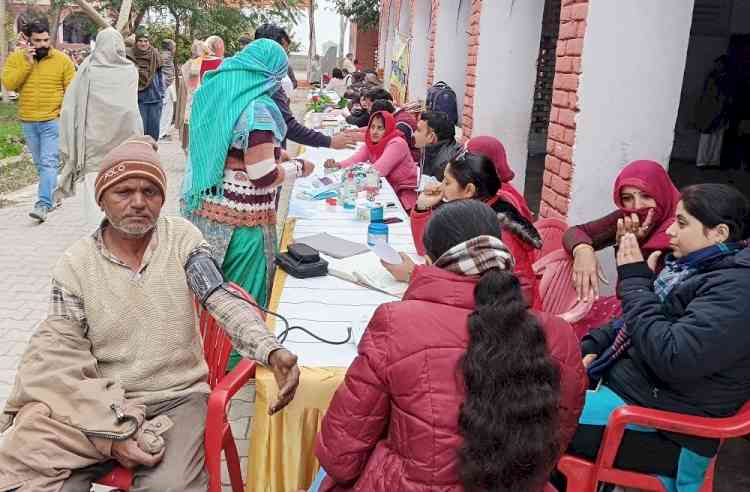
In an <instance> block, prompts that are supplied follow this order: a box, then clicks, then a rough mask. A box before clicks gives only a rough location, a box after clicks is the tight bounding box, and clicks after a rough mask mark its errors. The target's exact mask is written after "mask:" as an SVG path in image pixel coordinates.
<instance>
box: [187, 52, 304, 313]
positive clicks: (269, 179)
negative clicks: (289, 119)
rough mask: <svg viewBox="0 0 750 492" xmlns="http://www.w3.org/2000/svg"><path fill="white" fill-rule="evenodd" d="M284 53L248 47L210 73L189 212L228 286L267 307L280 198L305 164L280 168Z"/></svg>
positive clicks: (197, 98) (191, 161) (197, 105)
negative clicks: (287, 182) (279, 103)
mask: <svg viewBox="0 0 750 492" xmlns="http://www.w3.org/2000/svg"><path fill="white" fill-rule="evenodd" d="M286 70H287V56H286V52H285V51H284V49H283V48H282V47H281V45H279V44H278V43H276V42H275V41H271V40H270V39H262V40H259V41H255V42H253V43H251V44H250V46H248V47H247V48H245V49H244V50H243V51H241V52H240V53H238V54H237V55H235V56H233V57H231V58H227V59H226V60H225V61H224V63H223V64H222V65H221V67H220V68H219V69H218V70H215V71H212V72H208V73H207V74H206V76H205V79H204V80H203V83H202V84H201V86H200V88H199V89H198V91H196V93H195V95H194V98H193V109H192V114H191V116H190V148H189V152H188V161H187V172H186V175H185V179H184V181H183V190H182V209H183V213H184V214H185V215H186V216H187V217H188V218H189V219H190V220H191V221H192V222H193V223H194V224H195V225H196V226H197V227H198V228H199V229H200V230H201V232H202V233H203V236H204V237H205V238H206V240H207V241H208V242H209V244H211V246H212V248H213V251H214V255H215V257H216V258H217V260H218V261H219V262H220V263H221V264H222V270H223V271H224V275H225V277H226V278H227V280H229V281H231V282H235V283H236V284H238V285H240V286H242V287H243V288H244V289H245V290H246V291H248V292H249V293H250V294H251V295H252V296H253V298H254V299H255V300H256V302H257V303H258V304H259V305H261V306H266V305H267V303H268V300H269V297H270V296H269V294H270V289H271V283H272V279H273V273H274V253H275V250H276V227H275V224H276V193H277V189H278V186H279V184H281V183H282V182H284V180H285V177H287V176H288V177H290V178H291V177H293V176H303V175H307V174H309V173H310V172H312V169H313V166H312V164H310V163H309V162H306V161H290V162H288V163H285V165H283V166H282V165H279V164H277V159H278V156H279V155H280V151H281V147H280V145H281V142H282V141H283V140H284V137H285V136H286V131H287V126H286V123H285V122H284V118H283V116H282V115H281V112H280V111H279V109H278V107H277V106H276V104H275V103H274V101H273V99H271V96H272V95H273V94H274V93H275V92H276V91H278V90H280V87H281V86H280V84H281V79H282V78H284V76H285V75H286Z"/></svg>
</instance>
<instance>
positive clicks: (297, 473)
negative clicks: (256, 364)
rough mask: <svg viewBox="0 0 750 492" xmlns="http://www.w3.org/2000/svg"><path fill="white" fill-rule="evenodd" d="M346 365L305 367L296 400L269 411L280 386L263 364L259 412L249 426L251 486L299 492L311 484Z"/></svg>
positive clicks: (257, 490)
mask: <svg viewBox="0 0 750 492" xmlns="http://www.w3.org/2000/svg"><path fill="white" fill-rule="evenodd" d="M345 374H346V368H317V367H316V368H311V367H303V368H301V375H300V385H299V389H298V390H297V393H296V394H295V396H294V400H293V401H292V403H290V404H289V406H288V407H286V408H285V409H284V410H283V411H282V412H280V413H278V414H276V415H274V416H269V415H268V404H269V402H270V401H273V399H274V398H276V394H277V393H278V387H277V386H276V380H275V379H274V377H273V373H272V372H271V371H269V370H268V369H260V368H259V369H258V371H257V373H256V387H255V417H253V424H252V429H251V431H250V449H249V452H248V463H247V483H246V485H245V487H246V488H245V490H247V492H282V491H283V492H292V491H294V492H296V491H297V490H299V489H305V490H307V488H308V487H309V486H310V484H312V482H313V479H314V478H315V475H316V474H317V472H318V460H317V458H315V453H314V448H315V436H316V435H317V433H318V431H319V430H320V424H321V421H322V420H323V415H324V414H325V411H326V409H328V405H329V403H330V402H331V398H333V394H334V393H335V392H336V388H338V386H339V384H341V382H342V381H343V380H344V375H345Z"/></svg>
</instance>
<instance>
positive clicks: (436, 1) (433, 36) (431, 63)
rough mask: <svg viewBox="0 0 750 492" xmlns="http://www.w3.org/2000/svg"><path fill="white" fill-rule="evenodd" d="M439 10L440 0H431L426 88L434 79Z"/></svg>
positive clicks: (430, 85)
mask: <svg viewBox="0 0 750 492" xmlns="http://www.w3.org/2000/svg"><path fill="white" fill-rule="evenodd" d="M439 10H440V0H432V16H431V18H430V33H429V35H428V42H429V48H428V51H427V89H429V88H430V87H432V83H433V82H434V80H435V41H436V40H437V20H438V11H439Z"/></svg>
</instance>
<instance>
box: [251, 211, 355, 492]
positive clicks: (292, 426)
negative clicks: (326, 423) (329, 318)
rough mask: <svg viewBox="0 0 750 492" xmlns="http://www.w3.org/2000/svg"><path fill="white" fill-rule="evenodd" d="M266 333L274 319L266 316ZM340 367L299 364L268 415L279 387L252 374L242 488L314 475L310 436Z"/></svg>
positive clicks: (267, 491) (290, 483)
mask: <svg viewBox="0 0 750 492" xmlns="http://www.w3.org/2000/svg"><path fill="white" fill-rule="evenodd" d="M294 225H295V221H294V219H289V220H287V222H286V224H285V226H284V233H283V234H282V238H281V242H280V246H279V249H280V250H281V251H284V250H286V248H287V246H288V245H289V243H290V242H291V241H292V236H293V232H294ZM286 277H287V274H286V272H284V271H283V270H281V269H277V270H276V275H275V278H274V284H273V288H272V293H271V301H270V302H269V309H270V310H271V311H274V312H275V311H276V309H277V308H278V305H279V299H280V298H281V292H282V291H283V289H284V282H285V281H286ZM266 324H267V325H268V327H269V329H270V330H271V331H273V330H274V328H275V324H276V319H275V318H274V317H273V316H269V317H268V319H267V320H266ZM345 375H346V368H319V367H316V368H311V367H302V368H300V384H299V388H298V389H297V393H296V394H295V395H294V400H293V401H292V403H290V404H289V406H287V407H286V408H285V409H284V410H283V411H282V412H280V413H278V414H276V415H274V416H269V415H268V405H269V403H270V402H271V401H273V400H274V399H275V398H276V395H277V394H278V391H279V388H278V386H277V385H276V380H275V379H274V377H273V373H272V372H271V371H270V370H268V369H266V368H263V367H258V369H257V371H256V373H255V416H254V417H253V421H252V426H251V429H250V443H249V450H248V454H247V456H248V462H247V481H246V484H245V490H246V491H247V492H276V491H279V492H282V491H283V492H291V491H294V492H296V491H297V490H299V489H305V490H307V488H308V487H309V486H310V484H312V482H313V480H314V478H315V475H316V474H317V473H318V460H317V458H315V453H314V448H315V436H316V435H317V433H318V431H319V430H320V424H321V421H322V420H323V415H324V414H325V411H326V409H328V404H329V403H330V402H331V398H333V394H334V393H335V392H336V388H338V386H339V384H341V382H343V380H344V376H345Z"/></svg>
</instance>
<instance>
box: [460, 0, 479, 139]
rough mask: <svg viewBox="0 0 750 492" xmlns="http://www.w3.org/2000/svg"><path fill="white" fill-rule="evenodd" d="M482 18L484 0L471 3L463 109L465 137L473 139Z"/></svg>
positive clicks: (473, 0)
mask: <svg viewBox="0 0 750 492" xmlns="http://www.w3.org/2000/svg"><path fill="white" fill-rule="evenodd" d="M481 17H482V0H472V1H471V14H470V16H469V51H468V54H467V57H466V91H465V93H464V107H463V115H464V117H463V137H464V140H468V139H469V138H471V132H472V130H473V129H474V91H475V90H476V86H477V84H476V80H477V79H476V77H477V58H478V56H479V20H480V19H481Z"/></svg>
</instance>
